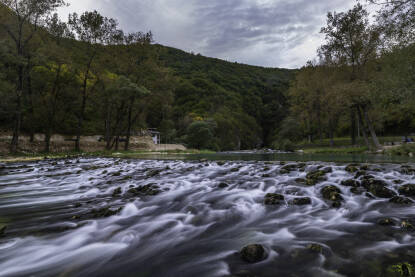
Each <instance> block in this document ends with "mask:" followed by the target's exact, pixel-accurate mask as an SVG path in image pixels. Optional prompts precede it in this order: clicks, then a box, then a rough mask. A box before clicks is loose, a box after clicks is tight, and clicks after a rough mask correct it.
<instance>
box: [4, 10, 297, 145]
mask: <svg viewBox="0 0 415 277" xmlns="http://www.w3.org/2000/svg"><path fill="white" fill-rule="evenodd" d="M1 14H2V16H0V19H1V22H0V24H2V25H3V26H5V27H10V26H12V27H11V28H12V29H11V30H12V31H16V30H13V26H15V25H16V18H15V17H13V15H12V14H11V13H10V12H9V11H5V10H4V9H3V10H2V11H1ZM95 16H96V15H95ZM5 29H6V28H2V29H1V30H0V34H1V38H2V39H1V40H0V42H1V47H0V56H1V57H2V59H1V62H0V88H1V91H0V94H1V95H0V96H1V97H2V99H4V101H2V103H1V104H0V129H2V130H5V131H12V130H13V128H14V127H13V124H15V123H13V122H15V116H16V114H17V113H16V109H21V130H22V132H23V133H26V134H29V135H33V134H34V133H50V134H53V133H60V134H66V135H75V134H76V133H77V132H78V133H79V130H80V129H79V126H81V132H82V135H97V134H98V135H103V134H106V135H107V136H108V137H109V138H112V139H115V140H117V141H118V140H119V139H120V138H122V137H124V136H126V132H127V130H131V131H132V132H136V131H138V130H140V129H142V128H157V129H158V130H159V131H161V133H162V142H165V143H183V144H185V145H187V146H189V147H193V148H209V149H214V150H239V149H252V148H257V147H263V146H267V145H270V143H271V142H272V137H273V135H274V134H275V131H276V130H277V129H278V127H279V123H280V121H281V120H282V119H283V118H284V117H285V116H286V114H287V113H288V107H287V105H288V104H287V93H288V88H289V83H290V81H291V80H292V79H293V78H294V73H295V71H293V70H286V69H273V68H262V67H257V66H249V65H244V64H239V63H231V62H227V61H223V60H220V59H215V58H208V57H203V56H201V55H194V54H191V53H186V52H184V51H181V50H178V49H174V48H171V47H165V46H162V45H157V44H147V43H144V44H143V43H136V44H131V45H119V44H113V45H107V46H103V45H100V44H97V45H93V44H91V43H89V42H85V41H84V42H82V41H76V40H74V39H71V38H62V39H58V38H56V36H52V35H51V33H50V32H51V30H50V28H49V27H48V28H41V29H40V30H38V31H37V32H36V34H35V36H34V37H33V38H31V39H30V43H28V45H27V47H26V48H25V49H24V51H22V52H23V53H22V54H21V56H18V55H17V50H16V48H15V44H14V42H13V40H12V38H11V37H10V36H9V35H8V34H7V33H6V32H5ZM32 31H33V28H32V26H31V25H30V24H26V25H25V27H24V28H23V36H27V37H28V36H29V34H30V33H31V32H32ZM70 31H71V30H70V28H67V32H70ZM72 32H73V31H72ZM52 33H53V31H52ZM91 56H92V57H93V59H91V60H90V58H91ZM89 61H91V62H89ZM20 69H21V72H22V88H23V93H22V94H21V95H19V94H16V84H17V83H18V82H19V76H18V75H19V74H18V73H19V70H20ZM84 84H86V86H84ZM83 102H85V105H83ZM17 103H19V105H20V106H19V107H18V106H16V105H17ZM81 117H82V119H81ZM80 119H81V120H80ZM79 122H82V125H80V123H79ZM114 146H115V147H118V144H116V143H115V141H113V142H112V146H111V145H109V146H108V147H114Z"/></svg>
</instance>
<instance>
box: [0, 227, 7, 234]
mask: <svg viewBox="0 0 415 277" xmlns="http://www.w3.org/2000/svg"><path fill="white" fill-rule="evenodd" d="M6 229H7V225H3V226H1V227H0V237H3V236H4V235H5V234H6Z"/></svg>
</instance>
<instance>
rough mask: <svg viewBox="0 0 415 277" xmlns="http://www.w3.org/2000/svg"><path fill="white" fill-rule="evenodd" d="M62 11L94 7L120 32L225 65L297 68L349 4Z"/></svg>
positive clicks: (177, 3) (77, 2) (196, 2)
mask: <svg viewBox="0 0 415 277" xmlns="http://www.w3.org/2000/svg"><path fill="white" fill-rule="evenodd" d="M69 2H70V3H71V7H69V8H65V10H62V11H61V14H62V15H65V14H66V13H68V12H69V11H70V10H74V11H77V12H82V11H83V10H91V9H97V10H98V11H100V12H101V13H102V14H104V15H106V16H109V17H114V18H117V19H118V20H119V22H120V25H121V27H122V28H123V29H124V30H125V31H129V32H132V31H148V30H151V31H153V33H154V35H155V39H156V41H157V42H158V43H161V44H164V45H168V46H173V47H176V48H180V49H183V50H186V51H193V52H195V53H201V54H203V55H206V56H211V57H217V58H221V59H225V60H229V61H237V62H240V63H247V64H252V65H260V66H267V67H286V68H296V67H300V66H302V65H304V64H305V63H306V61H307V60H310V59H313V58H314V57H315V56H316V50H317V48H318V46H319V45H320V44H321V43H322V36H321V35H319V30H320V28H321V27H322V26H324V25H325V21H326V14H327V12H329V11H334V10H336V11H344V10H346V9H348V8H351V7H352V6H353V4H354V3H355V1H354V0H318V1H317V0H123V1H120V0H95V1H93V0H72V1H69Z"/></svg>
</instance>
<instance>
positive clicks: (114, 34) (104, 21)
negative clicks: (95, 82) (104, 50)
mask: <svg viewBox="0 0 415 277" xmlns="http://www.w3.org/2000/svg"><path fill="white" fill-rule="evenodd" d="M68 24H69V26H70V27H71V28H72V30H73V31H74V32H75V35H76V38H77V39H78V40H80V41H82V42H84V43H85V45H86V57H85V59H84V60H83V63H82V64H83V70H82V74H81V76H82V77H81V78H82V84H81V104H80V107H79V111H78V113H77V117H78V125H77V131H76V141H75V150H76V151H80V149H81V147H80V141H81V134H82V131H83V124H84V119H85V109H86V105H87V100H88V82H89V81H90V80H91V78H92V68H93V66H94V61H95V60H96V58H97V55H98V52H99V51H98V50H99V49H100V48H101V46H103V45H109V44H117V43H120V42H121V41H122V38H123V34H122V31H120V30H118V29H117V27H118V23H117V21H116V20H114V19H112V18H107V17H104V16H102V15H101V14H99V13H98V12H97V11H93V12H85V13H83V14H82V15H80V16H79V15H78V14H77V13H73V14H71V15H69V20H68Z"/></svg>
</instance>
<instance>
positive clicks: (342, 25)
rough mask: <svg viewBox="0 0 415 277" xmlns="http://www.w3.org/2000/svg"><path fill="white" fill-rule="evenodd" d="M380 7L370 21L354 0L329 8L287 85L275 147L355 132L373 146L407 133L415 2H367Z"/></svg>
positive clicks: (414, 117) (413, 83)
mask: <svg viewBox="0 0 415 277" xmlns="http://www.w3.org/2000/svg"><path fill="white" fill-rule="evenodd" d="M368 2H369V4H376V5H378V7H380V8H381V9H380V11H379V12H378V14H377V20H376V22H374V23H371V21H370V20H369V19H370V18H369V17H370V15H369V14H368V12H367V11H366V10H365V8H364V7H363V6H362V5H361V4H359V3H358V4H357V5H355V6H354V7H353V8H352V9H350V10H349V11H347V12H341V13H336V12H335V13H329V14H328V16H327V26H326V27H324V28H322V29H321V33H322V34H324V35H325V43H324V44H323V45H322V46H321V47H320V48H319V50H318V57H319V58H318V60H317V61H312V62H309V63H308V64H307V65H306V66H304V67H303V68H302V69H301V70H300V72H299V73H298V74H297V76H296V80H295V81H294V82H293V83H292V85H291V87H290V90H289V99H290V100H289V104H290V115H289V116H288V117H286V118H285V119H284V121H283V123H282V125H281V128H280V130H279V132H277V135H276V141H275V144H276V147H286V148H291V147H292V144H293V143H295V142H299V141H302V140H304V138H307V139H308V140H309V141H310V142H312V141H315V142H318V141H321V140H323V139H324V138H331V144H332V145H334V137H336V136H346V135H348V134H349V135H350V138H351V144H356V137H357V136H358V135H360V136H361V137H362V138H363V139H364V141H365V144H366V145H367V146H368V147H369V148H379V147H380V144H379V140H378V138H377V134H382V135H403V136H407V135H410V134H413V133H414V132H415V131H414V128H415V44H414V42H415V40H414V38H415V1H414V0H399V1H394V0H391V1H376V0H371V1H368Z"/></svg>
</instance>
